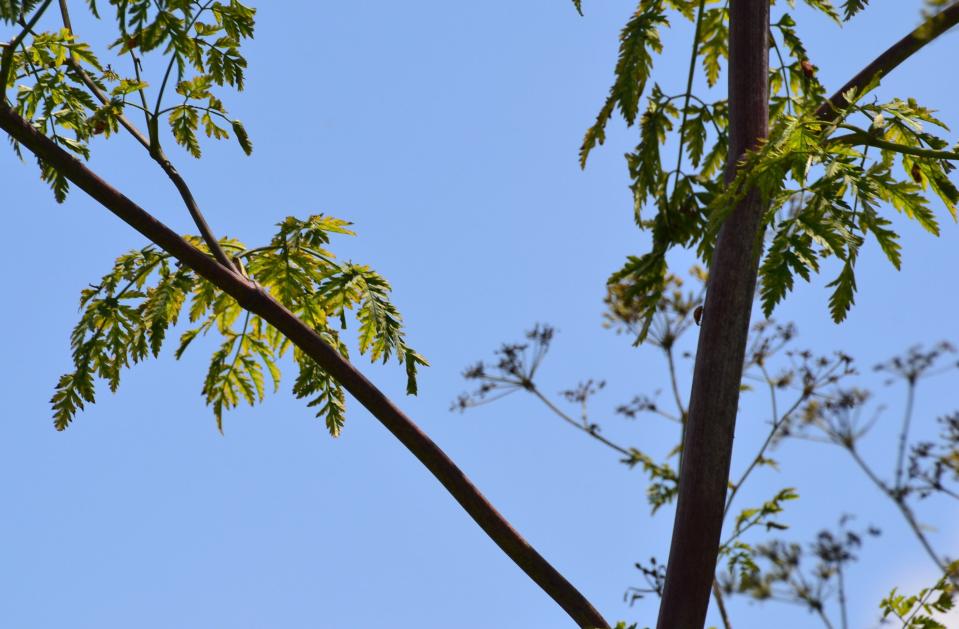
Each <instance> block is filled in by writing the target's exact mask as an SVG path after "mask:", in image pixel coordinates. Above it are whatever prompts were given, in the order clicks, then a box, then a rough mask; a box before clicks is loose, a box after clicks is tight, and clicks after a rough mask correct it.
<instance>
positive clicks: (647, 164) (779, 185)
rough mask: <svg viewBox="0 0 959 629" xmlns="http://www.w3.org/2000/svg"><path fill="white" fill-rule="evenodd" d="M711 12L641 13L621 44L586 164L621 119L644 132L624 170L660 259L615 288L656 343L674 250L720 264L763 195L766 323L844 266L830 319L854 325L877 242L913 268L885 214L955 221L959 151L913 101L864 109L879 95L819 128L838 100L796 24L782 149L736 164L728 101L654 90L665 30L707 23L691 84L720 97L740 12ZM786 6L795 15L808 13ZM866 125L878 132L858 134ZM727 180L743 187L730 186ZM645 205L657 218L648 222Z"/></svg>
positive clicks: (782, 96)
mask: <svg viewBox="0 0 959 629" xmlns="http://www.w3.org/2000/svg"><path fill="white" fill-rule="evenodd" d="M711 4H713V3H712V2H686V1H675V2H670V1H666V0H642V1H641V2H640V3H639V5H638V8H637V10H636V12H635V13H634V14H633V16H632V17H631V18H630V20H629V21H628V22H627V24H626V26H625V27H624V28H623V31H622V33H621V35H620V49H619V58H618V60H617V63H616V66H615V69H614V79H613V84H612V87H611V88H610V93H609V95H608V97H607V99H606V101H605V102H604V104H603V106H602V107H601V108H600V112H599V114H598V116H597V119H596V121H595V123H594V124H593V125H592V126H591V127H590V128H589V130H588V131H587V132H586V135H585V138H584V141H583V144H582V148H581V151H580V158H581V162H582V164H583V165H585V163H586V159H587V157H588V155H589V153H590V151H591V150H592V149H594V148H595V147H596V145H598V144H602V143H603V141H604V140H605V133H606V123H607V121H608V120H609V119H610V118H611V117H612V115H613V114H614V113H616V112H617V111H618V112H619V114H620V115H621V116H622V118H623V120H624V121H625V122H626V124H627V126H634V125H635V126H637V127H638V133H639V143H638V144H637V146H636V149H635V150H634V151H632V152H630V153H628V154H627V155H626V164H627V167H628V170H629V176H630V180H631V184H630V187H631V189H632V192H633V198H634V204H633V205H634V208H633V211H634V215H635V218H636V222H637V225H638V226H639V227H640V228H642V229H645V230H648V231H650V232H651V235H652V246H651V247H650V250H649V251H648V252H646V253H644V254H641V255H635V256H630V257H628V259H627V261H626V263H625V265H624V266H623V267H622V268H621V269H620V270H619V271H617V272H615V273H613V274H612V276H611V277H610V280H609V282H610V285H611V286H615V287H616V290H617V291H618V292H619V293H620V294H621V295H622V297H623V298H625V299H627V300H628V301H630V302H631V303H632V304H633V305H634V306H635V311H636V312H637V313H638V318H639V321H640V324H639V325H637V326H635V327H636V334H637V340H638V341H642V340H645V338H646V336H647V334H648V333H649V330H650V326H651V325H652V321H653V319H654V317H655V316H656V312H657V305H658V304H659V303H660V301H661V300H663V299H664V298H665V297H666V293H667V284H668V281H669V280H668V278H669V277H670V273H669V268H668V264H667V254H668V253H669V251H670V250H671V249H673V248H674V247H680V248H695V250H696V251H697V253H698V254H699V256H700V258H701V260H702V262H703V263H704V264H706V265H708V264H709V263H710V262H711V257H712V250H713V246H714V244H715V241H716V237H717V235H718V232H719V229H720V228H721V227H722V225H723V223H724V221H725V219H726V218H727V217H728V215H729V212H730V211H731V210H732V209H733V208H734V207H736V204H737V203H738V202H739V201H741V200H742V199H743V198H744V197H745V195H746V194H748V193H750V192H752V191H757V193H758V194H761V195H762V199H763V201H764V202H765V203H766V204H767V206H768V211H767V213H766V215H765V217H764V226H765V228H766V229H767V230H768V232H769V246H768V250H767V251H766V253H765V255H762V247H761V243H757V250H756V255H757V258H759V257H760V256H762V258H761V259H760V260H759V262H760V263H761V267H760V296H761V299H762V306H763V311H764V313H765V314H766V316H769V315H770V314H771V313H772V311H773V309H774V308H775V306H776V305H777V304H778V303H779V302H780V301H782V299H783V298H784V297H785V296H786V295H787V294H788V293H789V292H790V291H791V290H792V289H793V288H794V286H795V283H796V278H797V277H798V278H801V279H803V280H806V281H808V280H810V279H811V277H812V275H814V274H817V273H820V272H823V271H825V270H826V265H825V264H824V262H823V260H824V259H825V258H833V259H834V260H835V261H836V262H835V266H838V272H837V274H836V275H835V277H834V279H833V280H832V282H830V284H829V286H830V287H831V288H832V293H831V295H830V297H829V310H830V313H831V315H832V318H833V319H834V320H835V321H837V322H838V321H841V320H843V319H844V318H845V316H846V315H847V313H848V311H849V309H850V308H851V306H852V305H853V303H854V300H855V293H856V289H857V284H856V274H855V268H856V261H857V260H858V258H859V254H860V249H861V247H862V246H863V244H864V243H865V242H866V241H867V239H870V238H874V239H875V240H876V242H877V243H878V245H879V247H880V248H881V249H882V251H883V252H884V253H885V255H886V256H887V257H888V259H889V260H890V262H891V263H892V264H893V265H894V266H895V267H896V268H899V267H900V266H901V264H902V253H901V245H900V243H899V234H898V232H897V231H896V229H894V227H893V225H894V223H893V220H892V219H890V218H889V217H888V215H887V212H886V208H890V207H891V208H892V209H894V210H896V211H897V212H899V213H901V214H903V215H904V216H906V217H907V218H908V219H911V220H913V221H915V222H917V223H918V224H919V225H920V226H922V227H923V228H924V229H925V230H927V231H928V232H930V233H932V234H936V235H937V234H938V233H939V224H938V220H937V218H936V216H935V213H934V211H933V209H932V205H931V198H932V197H936V198H938V199H939V200H940V201H941V202H942V203H943V204H944V205H945V207H946V209H947V210H948V211H949V213H950V215H951V217H952V218H953V220H955V219H956V207H957V203H959V191H957V188H956V185H955V184H954V183H953V182H952V181H951V180H950V178H949V175H950V173H951V172H952V171H953V162H954V161H956V160H957V159H959V151H957V149H956V148H952V149H950V148H949V143H948V141H947V140H945V139H943V138H942V137H941V136H940V134H939V132H942V131H948V129H947V128H946V127H945V125H944V124H943V123H942V122H941V121H940V120H939V119H937V118H936V117H935V115H934V112H932V111H931V110H930V109H928V108H925V107H923V106H921V105H919V104H918V103H917V102H916V101H915V100H913V99H906V100H902V99H893V100H891V101H888V102H885V103H879V102H865V101H864V97H865V96H866V94H868V92H869V91H870V90H871V89H873V88H874V87H875V85H870V86H867V88H865V89H862V90H859V91H858V92H854V93H850V94H847V95H846V100H847V102H848V103H851V104H850V105H849V106H848V107H846V108H844V109H843V110H841V111H837V112H834V113H835V114H836V116H835V120H832V121H830V122H824V121H823V120H820V119H819V118H818V117H817V116H816V111H817V110H818V109H819V107H820V106H821V104H822V103H823V102H824V99H825V95H826V90H825V88H824V86H823V85H822V83H821V82H820V81H819V79H818V76H817V68H816V66H815V65H814V64H813V63H812V61H811V60H810V58H809V53H808V50H807V48H806V46H805V45H804V43H803V40H802V37H801V34H800V32H799V28H798V26H797V24H796V21H795V20H794V19H793V18H792V16H791V14H790V13H789V12H788V11H783V12H781V14H780V15H779V16H778V18H777V19H776V20H774V21H773V23H772V28H771V34H770V44H771V46H772V50H773V59H774V61H775V63H774V64H773V67H771V68H770V116H771V127H772V128H771V133H770V137H769V139H768V141H766V142H765V143H764V144H763V145H761V146H759V147H757V148H755V149H754V150H753V151H751V152H749V153H747V154H746V155H745V156H744V157H743V158H742V159H741V160H740V161H739V162H738V163H736V164H725V162H726V159H727V153H728V140H727V131H728V130H727V128H726V120H727V117H728V103H727V102H726V100H724V99H719V100H710V99H709V98H707V97H706V96H705V95H697V94H695V93H694V91H693V90H692V89H691V88H690V89H686V90H684V91H682V92H678V93H675V92H674V93H669V92H668V91H667V90H666V89H664V88H663V87H662V86H661V85H660V84H658V83H655V82H653V61H654V56H655V55H656V54H659V53H662V52H663V44H662V38H661V36H660V32H661V29H662V28H665V27H668V26H669V24H670V21H671V20H673V19H674V18H678V19H686V20H688V21H690V22H695V23H696V39H695V41H694V42H693V59H694V61H698V62H699V65H698V66H697V65H696V64H694V65H693V66H691V74H690V76H689V77H688V81H687V85H689V86H692V85H693V82H694V81H693V79H694V77H695V72H696V71H697V67H698V68H699V70H698V72H701V73H702V76H703V77H704V78H705V83H706V87H707V88H712V87H714V86H715V85H716V84H717V82H718V80H719V77H720V76H721V72H722V67H723V65H724V63H725V62H726V61H727V59H728V50H727V49H726V42H727V40H728V10H727V8H726V7H725V5H722V6H709V5H711ZM774 4H775V3H774ZM785 4H787V5H788V7H790V8H791V7H795V4H796V3H795V2H793V1H789V2H787V3H785ZM806 4H807V5H809V6H810V7H811V8H813V9H815V10H816V11H818V12H820V13H822V14H823V15H825V16H827V17H828V18H829V19H830V20H832V21H834V22H836V23H841V22H842V21H844V20H848V19H851V18H852V17H853V16H855V15H856V14H858V13H859V12H860V11H862V10H863V9H864V8H865V7H866V4H867V2H866V1H857V0H850V1H847V2H845V3H843V4H842V6H841V7H840V8H838V9H837V8H836V6H834V5H833V4H832V3H831V2H830V1H829V0H806ZM650 84H651V85H652V87H651V89H649V90H647V86H648V85H650ZM647 91H648V94H647V93H646V92H647ZM644 99H645V105H644V103H643V100H644ZM859 117H862V118H863V119H865V120H867V121H868V123H867V124H866V125H863V126H856V125H855V124H853V122H852V121H853V120H854V119H856V118H859ZM847 131H848V132H850V133H846V132H847ZM674 136H678V138H679V151H678V163H677V166H676V168H671V167H670V166H666V165H664V163H663V155H662V146H663V145H665V144H666V143H667V140H668V138H670V137H674ZM957 146H959V145H957ZM724 164H725V168H724ZM732 175H735V176H734V177H733V176H732ZM727 176H729V177H731V178H732V181H730V182H729V185H728V186H727V182H726V181H725V178H726V177H727ZM647 206H652V207H653V209H654V210H655V215H654V216H652V217H646V216H645V215H644V214H645V213H644V208H645V207H647ZM830 266H833V265H832V264H830Z"/></svg>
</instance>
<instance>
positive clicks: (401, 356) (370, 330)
mask: <svg viewBox="0 0 959 629" xmlns="http://www.w3.org/2000/svg"><path fill="white" fill-rule="evenodd" d="M348 225H349V223H347V222H346V221H343V220H340V219H336V218H333V217H329V216H323V215H316V216H310V217H309V218H307V219H303V220H301V219H296V218H293V217H288V218H287V219H285V220H284V221H283V222H282V223H280V224H279V226H278V227H279V231H278V233H277V234H276V235H275V236H274V237H273V239H272V240H271V241H270V243H269V244H268V245H266V246H263V247H258V248H254V249H248V248H247V247H246V246H245V245H243V243H241V242H239V241H236V240H228V239H226V240H222V241H221V243H220V244H221V246H222V247H223V248H224V249H226V250H229V251H231V252H233V255H234V259H235V260H237V261H238V263H242V264H243V265H244V267H245V269H246V273H247V275H248V276H249V278H250V279H252V280H253V281H255V282H257V283H258V284H259V285H260V286H262V287H263V288H264V289H266V290H267V291H268V292H269V293H270V295H271V296H272V297H273V298H274V299H276V300H277V301H278V302H280V303H281V304H283V305H284V306H285V307H286V308H287V309H289V310H290V311H292V312H293V313H294V314H296V315H297V316H299V317H300V318H301V319H303V320H304V321H307V322H308V323H309V325H310V326H311V327H312V328H313V329H314V330H315V331H316V332H317V333H319V334H320V335H321V336H322V337H323V338H324V340H326V341H327V342H328V343H329V344H330V345H331V346H332V347H335V348H336V349H337V350H338V351H339V352H340V353H341V354H342V355H343V356H344V357H345V356H346V355H347V348H346V345H345V344H344V343H343V342H342V340H341V339H340V336H339V329H345V328H346V323H347V317H346V311H347V310H355V311H356V319H357V320H358V322H359V350H360V353H361V354H365V355H369V357H370V359H371V360H373V361H382V362H386V361H387V360H389V358H390V357H391V356H395V357H396V359H397V362H399V363H401V364H404V365H405V367H406V372H407V392H408V393H410V394H415V393H416V372H417V367H418V366H421V365H426V364H427V363H426V360H425V359H424V358H423V357H422V356H420V355H419V354H418V353H416V352H415V351H414V350H413V349H412V348H411V347H409V346H408V345H407V344H406V338H405V333H404V330H403V325H402V318H401V317H400V314H399V312H398V311H397V309H396V307H395V306H394V305H393V303H392V302H391V301H390V298H389V297H390V296H389V293H390V285H389V284H388V283H387V282H386V280H384V279H383V278H382V277H381V276H380V275H378V274H377V273H375V272H374V271H372V270H371V269H369V267H366V266H360V265H355V264H351V263H346V264H342V263H339V262H337V261H336V260H335V257H334V255H333V253H331V252H330V251H329V250H328V249H327V245H328V244H329V242H330V235H331V234H352V233H353V232H351V231H350V230H349V229H348ZM192 243H193V244H194V245H196V246H197V247H202V241H200V240H199V239H198V238H192ZM80 308H81V316H80V321H79V323H78V324H77V325H76V327H75V328H74V330H73V334H72V335H71V346H72V348H73V364H74V369H73V371H72V372H70V373H68V374H65V375H64V376H62V377H61V378H60V381H59V382H58V384H57V387H56V391H55V393H54V396H53V399H52V400H51V403H52V405H53V412H54V425H55V426H56V428H57V429H58V430H63V429H65V428H66V427H67V426H68V425H69V424H70V422H71V421H72V419H73V417H74V416H75V414H76V413H77V412H78V411H79V410H81V409H82V408H83V407H84V405H85V404H87V403H92V402H93V401H94V399H95V387H94V381H95V379H96V378H101V379H104V380H106V381H107V383H108V384H109V387H110V390H111V391H116V389H117V387H118V385H119V383H120V373H121V371H122V370H123V368H125V367H129V366H130V365H131V364H134V363H138V362H140V361H141V360H144V359H146V358H147V357H149V356H154V357H156V356H158V355H159V353H160V350H161V348H162V346H163V343H164V341H165V340H166V336H167V333H168V331H169V330H170V329H171V328H173V327H174V326H176V325H177V322H178V321H179V318H180V315H181V314H182V312H183V311H184V309H185V310H186V312H187V318H188V320H189V325H188V326H187V329H186V330H184V331H183V332H182V333H181V335H180V342H179V346H178V347H177V349H176V352H175V357H176V358H177V359H179V358H180V357H181V356H182V355H183V354H184V352H185V351H186V350H187V348H188V347H189V346H190V345H191V344H192V343H194V341H195V340H196V339H197V338H198V337H201V336H204V335H207V334H208V333H211V332H212V333H214V334H215V335H217V336H219V339H220V340H219V342H218V344H217V346H216V348H215V349H214V351H213V354H212V356H211V358H210V365H209V368H208V370H207V375H206V378H205V379H204V382H203V388H202V391H201V392H202V394H203V396H204V399H205V400H206V403H207V404H208V405H209V406H210V407H211V408H212V409H213V414H214V417H215V418H216V422H217V427H218V428H220V430H222V427H223V413H224V411H226V410H228V409H231V408H234V407H236V406H238V405H239V404H241V403H247V404H250V405H253V404H255V403H257V402H259V401H261V400H262V399H263V397H264V395H265V392H266V389H267V386H268V385H269V386H270V387H271V388H272V389H273V390H274V391H276V390H277V389H278V387H279V385H280V380H281V376H280V367H279V363H280V361H281V359H282V358H283V356H284V354H285V353H286V352H287V350H288V349H289V348H290V342H289V340H287V339H286V337H284V336H282V335H281V334H279V333H278V332H277V331H276V330H275V329H274V328H273V327H272V326H270V325H269V324H267V323H266V322H265V321H263V320H262V319H261V318H260V317H258V316H256V315H253V314H251V313H250V312H248V311H245V310H243V309H242V308H241V307H240V305H239V304H238V303H237V302H236V300H234V299H233V298H232V297H230V296H229V295H227V294H226V293H224V292H222V291H221V290H219V289H218V288H216V287H215V286H214V285H213V284H211V283H210V282H208V281H206V280H205V279H203V278H201V277H199V276H197V275H196V274H195V273H194V272H193V271H192V270H190V269H188V268H186V267H184V266H181V265H180V264H179V263H177V262H175V261H174V260H173V259H172V258H171V257H170V256H169V254H167V253H165V252H160V251H157V250H156V249H154V248H153V247H146V248H144V249H142V250H140V251H132V252H130V253H127V254H124V255H122V256H120V257H119V258H117V261H116V263H115V264H114V267H113V269H112V270H111V271H110V273H108V274H107V275H105V276H104V277H103V278H102V279H101V281H100V283H99V284H97V285H94V286H91V287H89V288H86V289H84V290H83V292H82V293H81V298H80ZM332 324H336V326H334V325H332ZM293 363H294V365H295V366H296V368H297V370H298V374H297V377H296V379H295V381H294V384H293V392H294V394H295V395H296V396H297V397H300V398H307V399H309V402H308V406H310V407H317V417H321V418H323V419H324V421H325V422H326V425H327V428H328V429H329V431H330V434H332V435H333V436H336V435H338V434H339V433H340V431H341V430H342V428H343V423H344V408H345V406H344V404H345V396H344V392H343V388H342V386H341V385H340V384H339V383H338V382H337V381H336V380H334V379H333V378H332V377H331V376H330V375H329V374H328V373H326V372H325V371H323V370H322V369H321V368H320V367H319V366H318V365H317V364H316V363H315V362H313V360H312V359H310V358H309V357H307V356H306V355H305V354H303V353H302V352H300V351H299V350H295V351H294V352H293Z"/></svg>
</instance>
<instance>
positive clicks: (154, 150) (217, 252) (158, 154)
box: [60, 0, 236, 270]
mask: <svg viewBox="0 0 959 629" xmlns="http://www.w3.org/2000/svg"><path fill="white" fill-rule="evenodd" d="M60 14H61V17H62V19H63V26H64V28H66V29H68V30H69V31H70V33H71V34H74V33H73V27H72V26H71V20H70V12H69V9H68V8H67V2H66V0H60ZM67 63H69V64H70V67H71V68H73V69H74V70H75V71H76V72H77V75H78V76H79V77H80V80H81V81H82V82H83V84H84V85H85V86H86V87H87V89H88V90H90V92H91V93H92V94H93V95H94V96H96V98H97V100H99V101H100V103H101V104H103V105H106V104H107V103H109V102H110V99H109V98H108V97H107V95H106V94H104V93H103V90H101V89H100V88H99V87H98V86H97V84H96V83H95V82H94V81H93V79H92V78H90V75H89V74H87V72H86V70H84V69H83V67H82V66H81V65H80V64H79V63H78V62H77V60H76V59H75V58H74V56H73V52H72V51H71V53H70V56H69V57H68V58H67ZM136 63H137V61H136V58H134V69H135V70H136V72H137V77H138V78H139V70H137V69H136ZM147 115H149V114H147ZM117 121H118V122H119V123H120V124H121V125H122V126H123V128H124V129H126V130H127V131H128V132H129V133H130V135H132V136H133V138H134V139H135V140H136V141H137V142H139V143H140V144H141V145H142V146H143V147H144V148H145V149H147V152H148V153H149V154H150V157H151V158H153V161H155V162H156V163H157V164H159V165H160V168H162V169H163V172H164V173H166V175H167V177H169V178H170V180H171V181H172V182H173V185H174V186H176V189H177V192H179V193H180V198H181V199H182V200H183V203H184V205H186V208H187V211H188V212H189V213H190V217H191V218H192V219H193V223H194V224H195V225H196V227H197V229H198V230H200V236H201V237H202V238H203V242H204V243H205V244H206V246H207V248H208V249H209V250H210V253H212V254H213V257H214V258H216V260H217V262H219V263H220V264H222V265H223V266H224V267H226V268H227V269H230V270H234V269H235V268H236V267H235V265H234V264H233V263H232V262H231V261H230V258H228V257H227V255H226V253H224V252H223V249H222V248H221V247H220V243H219V240H218V239H217V238H216V236H215V235H214V234H213V230H212V229H210V226H209V224H208V223H207V222H206V218H204V216H203V212H201V211H200V206H199V205H198V204H197V202H196V199H194V197H193V192H192V191H191V190H190V187H189V186H188V185H187V183H186V181H185V180H184V179H183V177H182V176H181V175H180V173H179V171H177V169H176V168H175V167H174V166H173V163H172V162H171V161H170V159H169V158H168V157H167V156H166V154H165V153H164V152H163V149H162V148H160V145H159V142H156V143H154V142H151V141H150V140H149V139H148V138H147V137H146V136H144V135H143V133H141V132H140V130H139V129H137V128H136V126H135V125H134V124H133V123H132V122H130V120H129V119H128V118H127V117H126V116H124V115H123V114H122V113H121V114H120V115H119V116H118V117H117Z"/></svg>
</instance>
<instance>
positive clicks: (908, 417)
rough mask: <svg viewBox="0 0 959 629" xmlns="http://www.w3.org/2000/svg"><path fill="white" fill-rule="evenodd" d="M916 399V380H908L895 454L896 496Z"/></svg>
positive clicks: (899, 493) (900, 489)
mask: <svg viewBox="0 0 959 629" xmlns="http://www.w3.org/2000/svg"><path fill="white" fill-rule="evenodd" d="M915 399H916V379H915V378H913V377H910V378H909V392H908V393H907V394H906V411H905V413H904V416H903V419H902V429H901V430H900V431H899V451H898V452H897V453H896V484H895V485H894V486H893V490H894V491H895V492H896V495H898V496H901V495H902V471H903V466H904V465H905V459H906V445H908V443H909V424H910V422H911V421H912V407H913V404H914V403H915Z"/></svg>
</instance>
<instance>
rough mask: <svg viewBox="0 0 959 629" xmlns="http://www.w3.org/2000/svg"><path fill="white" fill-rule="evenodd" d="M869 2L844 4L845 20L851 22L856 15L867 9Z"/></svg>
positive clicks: (848, 0)
mask: <svg viewBox="0 0 959 629" xmlns="http://www.w3.org/2000/svg"><path fill="white" fill-rule="evenodd" d="M867 4H869V0H846V1H845V2H843V4H842V10H843V20H845V21H847V22H848V21H849V20H851V19H852V17H853V16H854V15H856V14H857V13H859V12H860V11H862V10H863V9H865V8H866V5H867Z"/></svg>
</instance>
